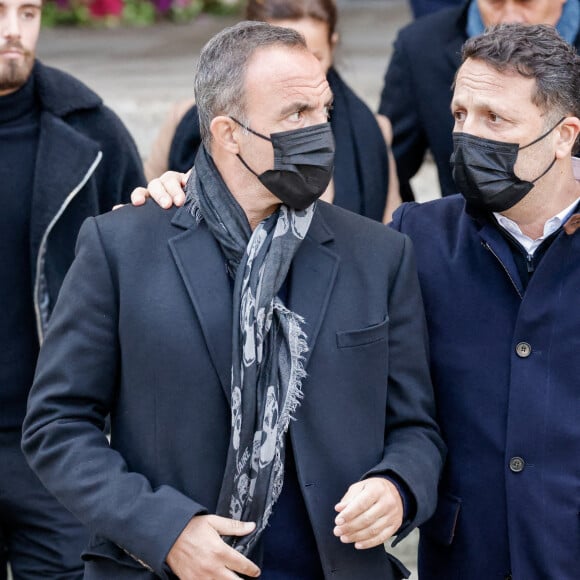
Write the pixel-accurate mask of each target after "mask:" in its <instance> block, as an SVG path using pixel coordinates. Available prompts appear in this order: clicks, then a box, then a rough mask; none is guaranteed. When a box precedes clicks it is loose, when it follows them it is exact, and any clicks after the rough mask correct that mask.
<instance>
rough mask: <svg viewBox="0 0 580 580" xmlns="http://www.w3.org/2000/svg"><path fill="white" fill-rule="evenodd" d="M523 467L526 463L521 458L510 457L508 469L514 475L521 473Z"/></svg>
mask: <svg viewBox="0 0 580 580" xmlns="http://www.w3.org/2000/svg"><path fill="white" fill-rule="evenodd" d="M525 466H526V462H525V461H524V460H523V459H522V458H521V457H512V458H511V459H510V469H511V470H512V471H513V472H514V473H519V472H520V471H523V470H524V467H525Z"/></svg>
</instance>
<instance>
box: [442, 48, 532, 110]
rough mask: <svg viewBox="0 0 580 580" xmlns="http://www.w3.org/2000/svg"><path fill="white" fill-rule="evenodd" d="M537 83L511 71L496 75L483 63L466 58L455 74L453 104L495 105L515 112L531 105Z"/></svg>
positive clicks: (496, 72)
mask: <svg viewBox="0 0 580 580" xmlns="http://www.w3.org/2000/svg"><path fill="white" fill-rule="evenodd" d="M535 86H536V82H535V80H534V79H531V78H526V77H523V76H521V75H519V74H518V73H516V72H513V71H505V72H499V71H497V70H496V69H494V68H493V67H491V66H490V65H488V64H486V63H485V62H483V61H480V60H475V59H471V58H469V59H467V60H466V61H465V62H464V63H463V64H462V65H461V67H460V69H459V71H458V72H457V78H456V79H455V90H454V92H453V103H454V104H455V105H456V104H458V103H461V104H462V105H463V106H466V105H467V104H473V105H484V104H486V103H487V104H495V105H498V106H501V105H502V104H503V106H505V107H506V108H511V109H518V108H521V107H526V109H527V107H529V106H534V107H535V105H534V104H533V102H532V97H533V94H534V90H535Z"/></svg>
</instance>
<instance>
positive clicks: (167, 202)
mask: <svg viewBox="0 0 580 580" xmlns="http://www.w3.org/2000/svg"><path fill="white" fill-rule="evenodd" d="M169 201H170V200H169V197H167V196H166V195H164V196H163V197H162V198H161V203H162V204H163V207H167V206H168V205H169Z"/></svg>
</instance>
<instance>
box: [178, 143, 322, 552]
mask: <svg viewBox="0 0 580 580" xmlns="http://www.w3.org/2000/svg"><path fill="white" fill-rule="evenodd" d="M187 196H188V202H189V203H191V209H192V211H193V212H194V213H195V215H196V216H197V218H198V219H200V220H203V221H204V222H205V223H206V224H207V226H208V229H209V230H210V231H211V232H212V234H213V235H214V236H215V238H216V240H217V241H218V243H219V244H220V246H221V248H222V251H223V253H224V256H225V258H226V263H227V267H228V271H229V272H230V274H231V276H232V277H233V279H234V292H233V336H232V383H231V418H232V431H231V437H230V447H229V451H228V457H227V464H226V469H225V472H224V479H223V483H222V488H221V491H220V497H219V501H218V507H217V513H218V514H219V515H222V516H226V517H231V518H234V519H237V520H242V521H253V522H256V529H255V530H254V531H253V532H252V533H251V534H250V535H248V536H244V537H241V538H238V537H229V538H225V540H226V541H227V542H228V543H229V544H230V545H232V546H234V547H235V548H236V549H237V550H239V551H240V552H241V553H243V554H245V555H247V554H248V553H249V552H250V550H251V549H252V547H253V546H254V544H255V542H256V540H257V539H258V538H259V537H260V535H261V533H262V531H263V530H264V528H265V527H266V525H267V523H268V519H269V517H270V514H271V513H272V508H273V506H274V503H275V502H276V500H277V499H278V496H279V495H280V491H281V490H282V484H283V481H284V455H285V449H284V443H285V436H286V432H287V430H288V426H289V424H290V420H291V419H292V417H293V415H294V413H295V411H296V409H297V407H298V405H299V404H300V399H301V398H302V396H303V394H302V390H301V385H302V380H303V379H304V377H305V376H306V373H305V371H304V368H303V357H304V354H305V353H306V352H307V350H308V348H307V344H306V335H305V334H304V331H303V330H302V324H303V322H304V321H303V320H302V318H301V317H300V316H298V315H296V314H295V313H293V312H291V311H290V310H289V309H288V308H287V307H286V306H285V305H284V303H283V302H282V300H280V298H279V297H278V293H279V291H280V288H281V287H282V284H284V282H285V280H286V276H287V274H288V271H289V269H290V265H291V263H292V259H293V258H294V255H295V253H296V251H297V250H298V248H299V247H300V244H301V242H302V240H303V239H304V237H305V236H306V234H307V232H308V229H309V227H310V223H311V221H312V217H313V215H314V211H315V208H316V203H314V204H313V205H311V206H310V207H308V208H307V209H305V210H303V211H295V210H293V209H290V208H288V207H287V206H285V205H281V206H280V209H279V210H278V211H277V212H275V213H274V214H272V215H271V216H270V217H268V218H267V219H265V220H264V221H263V222H261V223H260V224H259V225H258V226H257V227H256V229H255V230H254V231H253V232H252V231H251V229H250V225H249V223H248V220H247V218H246V215H245V213H244V212H243V210H242V208H241V207H240V206H239V204H238V203H237V202H236V200H235V199H234V197H233V196H232V194H231V193H230V192H229V190H228V189H227V187H226V185H225V183H224V182H223V180H222V179H221V176H220V175H219V172H218V171H217V169H216V167H215V165H214V164H213V161H212V160H211V157H210V156H209V154H208V153H207V152H206V151H205V149H203V148H202V149H201V150H200V152H199V153H198V155H197V157H196V161H195V169H194V171H192V174H191V177H190V179H189V181H188V184H187Z"/></svg>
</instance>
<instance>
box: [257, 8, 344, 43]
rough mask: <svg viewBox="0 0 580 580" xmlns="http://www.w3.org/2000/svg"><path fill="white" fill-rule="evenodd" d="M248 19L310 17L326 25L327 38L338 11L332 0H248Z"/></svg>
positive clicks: (332, 30)
mask: <svg viewBox="0 0 580 580" xmlns="http://www.w3.org/2000/svg"><path fill="white" fill-rule="evenodd" d="M246 18H247V19H248V20H261V21H266V20H268V21H272V20H301V19H302V18H312V19H313V20H319V21H320V22H324V23H325V24H327V25H328V39H329V40H330V39H331V38H332V35H333V34H334V33H335V32H336V23H337V20H338V13H337V9H336V3H335V2H334V0H248V3H247V4H246Z"/></svg>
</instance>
